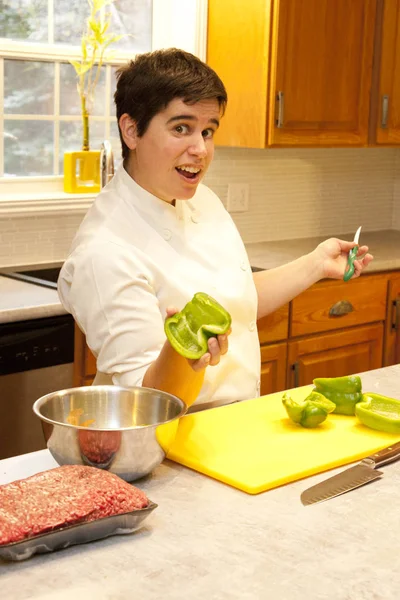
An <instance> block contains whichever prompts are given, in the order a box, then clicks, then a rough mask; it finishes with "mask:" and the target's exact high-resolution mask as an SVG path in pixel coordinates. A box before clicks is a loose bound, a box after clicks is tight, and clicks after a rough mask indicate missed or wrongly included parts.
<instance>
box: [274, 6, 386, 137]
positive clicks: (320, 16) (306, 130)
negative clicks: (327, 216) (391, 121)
mask: <svg viewBox="0 0 400 600" xmlns="http://www.w3.org/2000/svg"><path fill="white" fill-rule="evenodd" d="M375 14H376V0H277V1H276V2H275V3H274V14H273V29H272V46H271V88H270V105H269V134H268V139H269V144H270V145H273V146H290V145H302V146H304V145H312V146H327V145H330V146H331V145H366V144H367V142H368V124H369V106H370V89H371V79H372V62H373V52H374V35H375Z"/></svg>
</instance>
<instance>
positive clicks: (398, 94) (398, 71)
mask: <svg viewBox="0 0 400 600" xmlns="http://www.w3.org/2000/svg"><path fill="white" fill-rule="evenodd" d="M376 141H377V143H378V144H400V0H385V3H384V9H383V23H382V40H381V60H380V75H379V102H378V123H377V132H376Z"/></svg>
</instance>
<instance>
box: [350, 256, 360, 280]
mask: <svg viewBox="0 0 400 600" xmlns="http://www.w3.org/2000/svg"><path fill="white" fill-rule="evenodd" d="M362 270H363V267H362V263H361V261H359V260H355V261H354V275H353V276H352V278H351V279H355V278H356V277H360V275H361V271H362Z"/></svg>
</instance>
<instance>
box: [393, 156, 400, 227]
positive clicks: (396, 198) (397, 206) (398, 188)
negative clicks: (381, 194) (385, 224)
mask: <svg viewBox="0 0 400 600" xmlns="http://www.w3.org/2000/svg"><path fill="white" fill-rule="evenodd" d="M393 229H400V150H399V151H398V152H397V157H396V168H395V182H394V193H393Z"/></svg>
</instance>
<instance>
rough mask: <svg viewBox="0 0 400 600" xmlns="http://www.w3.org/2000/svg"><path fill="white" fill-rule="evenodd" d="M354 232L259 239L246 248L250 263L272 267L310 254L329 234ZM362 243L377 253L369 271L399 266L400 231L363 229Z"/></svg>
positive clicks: (346, 236)
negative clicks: (307, 236)
mask: <svg viewBox="0 0 400 600" xmlns="http://www.w3.org/2000/svg"><path fill="white" fill-rule="evenodd" d="M354 234H355V231H353V232H350V233H345V234H343V233H340V234H337V235H335V236H323V237H311V238H301V239H295V240H279V241H276V242H259V243H254V244H246V250H247V253H248V256H249V260H250V264H251V265H253V266H255V267H259V268H262V269H273V268H274V267H280V266H281V265H283V264H285V263H287V262H290V261H292V260H295V259H296V258H299V257H300V256H302V255H303V254H308V253H309V252H311V251H312V250H314V248H316V247H317V246H318V244H320V243H321V242H323V241H324V240H326V239H328V237H338V238H341V239H343V240H352V239H353V238H354ZM360 243H361V244H363V245H367V246H369V251H370V252H371V254H373V256H374V260H373V261H372V263H371V264H370V265H369V266H368V270H367V271H366V273H373V272H377V271H391V270H393V269H400V231H395V230H394V229H390V230H387V231H365V232H363V231H362V230H361V236H360Z"/></svg>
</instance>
